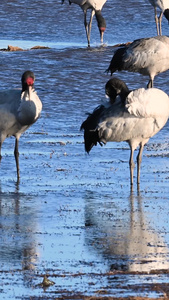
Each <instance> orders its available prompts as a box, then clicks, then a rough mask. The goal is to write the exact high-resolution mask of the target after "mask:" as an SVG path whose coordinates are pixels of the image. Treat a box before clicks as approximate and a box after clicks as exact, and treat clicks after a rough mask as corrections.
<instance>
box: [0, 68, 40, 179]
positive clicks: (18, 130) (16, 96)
mask: <svg viewBox="0 0 169 300" xmlns="http://www.w3.org/2000/svg"><path fill="white" fill-rule="evenodd" d="M34 81H35V76H34V73H33V72H31V71H26V72H24V73H23V75H22V78H21V82H22V90H20V89H11V90H2V91H0V159H1V158H2V156H1V147H2V144H3V142H4V140H5V139H6V138H7V137H10V136H14V137H15V149H14V156H15V161H16V168H17V180H18V181H19V179H20V170H19V151H18V146H19V138H20V136H21V134H22V133H23V132H24V131H26V130H27V129H28V128H29V127H30V126H31V125H32V124H33V123H35V122H36V121H37V119H38V118H39V116H40V113H41V110H42V103H41V100H40V99H39V97H38V95H37V94H36V92H35V89H34Z"/></svg>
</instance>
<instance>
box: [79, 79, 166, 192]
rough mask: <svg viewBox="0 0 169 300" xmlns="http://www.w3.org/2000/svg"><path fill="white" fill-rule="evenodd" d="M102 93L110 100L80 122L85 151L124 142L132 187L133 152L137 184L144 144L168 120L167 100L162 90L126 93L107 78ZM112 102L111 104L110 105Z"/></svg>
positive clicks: (141, 90)
mask: <svg viewBox="0 0 169 300" xmlns="http://www.w3.org/2000/svg"><path fill="white" fill-rule="evenodd" d="M106 93H107V95H108V96H109V97H110V98H111V101H110V102H109V103H108V104H107V103H106V104H105V105H100V106H99V107H97V108H96V109H95V110H94V111H93V113H91V114H89V116H88V118H87V119H86V120H85V121H84V122H83V123H82V125H81V129H84V141H85V150H86V152H88V153H89V152H90V150H91V149H92V147H93V146H96V145H97V143H99V144H100V145H101V146H102V145H103V144H106V143H107V142H113V141H114V142H122V141H126V142H127V143H128V144H129V146H130V159H129V166H130V183H131V186H132V185H133V171H134V166H135V165H134V161H133V157H134V151H135V149H136V148H137V147H138V146H139V152H138V156H137V184H138V185H139V183H140V166H141V161H142V153H143V149H144V145H145V144H146V143H147V142H148V140H149V139H150V138H151V137H152V136H154V135H155V134H156V133H157V132H158V131H160V129H162V128H163V126H164V125H165V124H166V122H167V120H168V118H169V97H168V95H167V94H166V93H164V92H163V91H162V90H159V89H156V88H152V89H144V88H141V89H137V90H134V91H131V92H130V91H129V89H128V87H127V86H126V85H125V83H124V82H123V81H122V80H120V79H118V78H113V79H110V80H109V82H108V83H107V84H106ZM112 103H113V104H112Z"/></svg>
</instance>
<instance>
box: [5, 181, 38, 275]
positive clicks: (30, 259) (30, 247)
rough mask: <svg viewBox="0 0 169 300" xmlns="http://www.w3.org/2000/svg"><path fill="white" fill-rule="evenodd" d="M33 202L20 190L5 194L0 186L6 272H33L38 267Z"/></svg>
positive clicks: (17, 188)
mask: <svg viewBox="0 0 169 300" xmlns="http://www.w3.org/2000/svg"><path fill="white" fill-rule="evenodd" d="M30 201H31V199H29V198H28V196H25V195H24V194H22V193H20V192H19V187H18V185H17V184H16V189H15V191H14V192H12V193H6V192H2V190H1V187H0V244H1V247H0V266H1V271H2V270H6V271H7V270H10V269H11V268H12V269H18V270H22V271H23V270H33V269H34V268H35V266H36V264H37V259H38V253H37V241H36V237H35V234H34V233H35V230H36V227H37V225H36V223H35V212H34V209H33V208H32V206H31V205H30Z"/></svg>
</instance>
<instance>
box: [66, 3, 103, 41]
mask: <svg viewBox="0 0 169 300" xmlns="http://www.w3.org/2000/svg"><path fill="white" fill-rule="evenodd" d="M64 1H65V0H62V3H64ZM106 1H107V0H69V3H70V4H71V3H75V4H77V5H79V6H80V7H81V9H82V10H83V14H84V26H85V30H86V36H87V41H88V47H90V33H91V28H92V20H93V17H94V15H95V16H96V20H97V25H98V28H99V32H100V40H101V43H103V34H104V31H105V29H106V21H105V19H104V18H103V16H102V14H101V10H102V8H103V5H104V4H105V2H106ZM89 9H90V10H91V15H90V21H89V23H88V22H87V11H88V10H89Z"/></svg>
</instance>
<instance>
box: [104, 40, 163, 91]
mask: <svg viewBox="0 0 169 300" xmlns="http://www.w3.org/2000/svg"><path fill="white" fill-rule="evenodd" d="M168 69H169V37H167V36H155V37H151V38H142V39H138V40H135V41H134V42H132V43H130V44H128V45H125V46H122V47H120V48H118V49H117V50H116V51H115V53H114V55H113V57H112V60H111V62H110V65H109V67H108V69H107V72H109V71H110V72H111V75H112V74H113V73H114V72H116V71H122V70H125V71H129V72H138V73H140V74H142V75H147V76H149V78H150V80H149V82H148V85H147V87H148V88H150V87H153V81H154V77H155V76H156V75H158V74H159V73H162V72H165V71H167V70H168Z"/></svg>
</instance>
